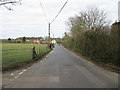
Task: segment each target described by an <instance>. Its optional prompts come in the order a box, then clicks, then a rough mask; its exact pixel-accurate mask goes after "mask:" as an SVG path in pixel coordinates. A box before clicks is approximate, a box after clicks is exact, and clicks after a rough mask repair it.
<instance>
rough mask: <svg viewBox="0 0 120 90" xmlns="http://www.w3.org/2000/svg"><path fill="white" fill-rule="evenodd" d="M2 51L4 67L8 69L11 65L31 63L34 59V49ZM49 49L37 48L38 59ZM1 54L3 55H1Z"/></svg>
mask: <svg viewBox="0 0 120 90" xmlns="http://www.w3.org/2000/svg"><path fill="white" fill-rule="evenodd" d="M1 51H2V66H3V67H6V66H9V65H13V64H17V63H22V62H26V61H31V60H33V58H34V52H33V51H34V50H33V48H24V49H6V50H0V52H1ZM47 51H48V49H47V48H46V47H42V48H40V47H37V48H35V52H36V55H37V56H36V57H40V56H42V55H43V54H44V53H46V52H47ZM0 54H1V53H0Z"/></svg>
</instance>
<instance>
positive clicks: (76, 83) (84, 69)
mask: <svg viewBox="0 0 120 90" xmlns="http://www.w3.org/2000/svg"><path fill="white" fill-rule="evenodd" d="M5 88H118V74H116V73H113V72H109V71H106V70H104V69H102V68H100V67H98V66H96V65H94V64H93V63H91V62H88V61H87V60H84V59H82V58H81V57H79V56H76V55H75V54H73V53H71V52H70V51H68V50H66V49H64V48H63V47H61V46H56V47H55V49H54V50H53V51H52V52H51V53H50V54H49V55H48V56H46V58H44V59H43V60H42V61H39V62H38V63H35V64H33V65H32V66H31V67H30V68H29V69H27V70H26V71H25V72H24V73H23V72H22V73H20V76H19V77H16V79H15V80H13V81H12V82H11V83H10V84H9V85H6V86H5Z"/></svg>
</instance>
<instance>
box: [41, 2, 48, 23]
mask: <svg viewBox="0 0 120 90" xmlns="http://www.w3.org/2000/svg"><path fill="white" fill-rule="evenodd" d="M39 2H40V5H41V8H42V10H43V13H44V16H45V18H46V20H47V22H49V20H48V18H47V15H46V13H45V10H44V8H43V5H42V2H41V0H39Z"/></svg>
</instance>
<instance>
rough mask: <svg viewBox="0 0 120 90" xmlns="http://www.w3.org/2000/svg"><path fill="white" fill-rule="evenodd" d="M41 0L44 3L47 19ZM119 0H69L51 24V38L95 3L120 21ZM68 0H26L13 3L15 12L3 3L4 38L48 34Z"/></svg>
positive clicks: (0, 26)
mask: <svg viewBox="0 0 120 90" xmlns="http://www.w3.org/2000/svg"><path fill="white" fill-rule="evenodd" d="M40 1H41V2H42V4H43V7H44V10H45V13H46V15H47V18H48V20H46V18H45V16H44V13H43V11H42V8H41V6H40ZM118 1H119V0H69V1H68V3H67V5H66V6H65V8H64V9H63V11H62V12H61V13H60V15H59V16H58V17H57V19H56V20H55V21H54V22H53V23H52V24H51V37H53V34H54V37H56V38H57V37H62V36H63V35H64V32H68V28H67V25H66V21H68V19H69V18H70V17H73V16H75V15H78V14H79V12H80V11H83V10H86V9H87V7H88V6H91V5H95V6H97V7H98V8H100V9H101V10H105V11H106V12H107V13H108V19H110V20H111V21H112V23H113V22H115V21H116V20H118ZM65 2H66V0H22V1H21V3H22V4H21V5H16V6H11V5H10V7H11V8H12V9H13V10H12V11H9V10H7V9H6V8H5V7H3V6H0V39H8V38H13V39H15V38H17V37H23V36H25V37H40V36H42V37H45V36H48V22H51V21H52V20H53V18H54V17H55V16H56V14H57V13H58V12H59V10H60V9H61V7H62V6H63V4H64V3H65Z"/></svg>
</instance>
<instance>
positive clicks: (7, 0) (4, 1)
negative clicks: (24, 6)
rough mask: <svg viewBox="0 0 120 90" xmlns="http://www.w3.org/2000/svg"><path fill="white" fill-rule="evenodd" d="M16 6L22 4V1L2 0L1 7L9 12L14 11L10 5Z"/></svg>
mask: <svg viewBox="0 0 120 90" xmlns="http://www.w3.org/2000/svg"><path fill="white" fill-rule="evenodd" d="M10 4H11V5H16V4H21V0H0V6H4V7H5V8H7V9H8V10H13V9H12V8H11V7H9V6H8V5H10Z"/></svg>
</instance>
